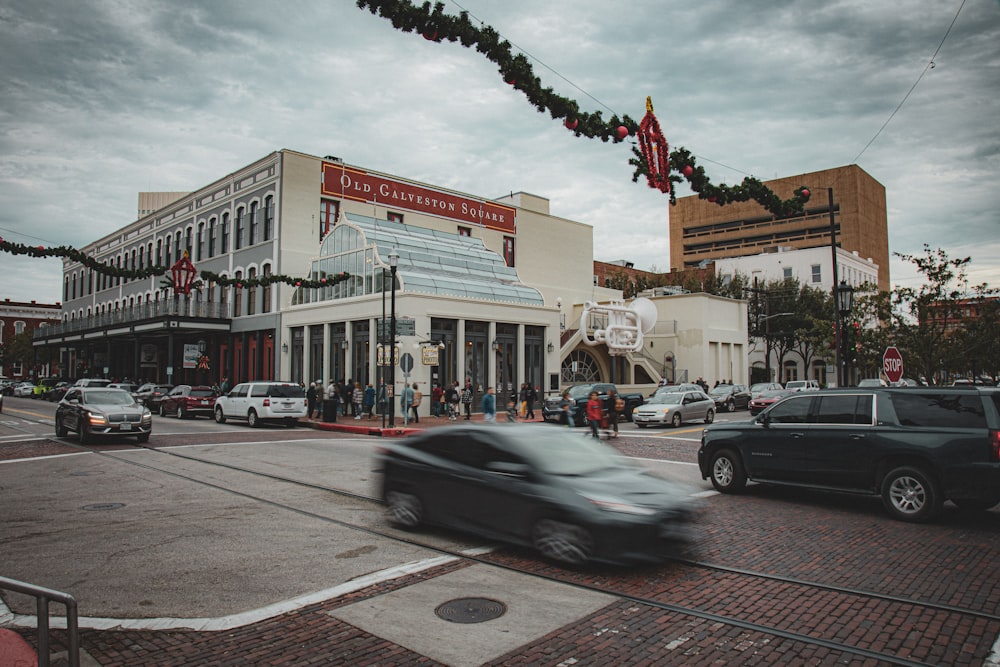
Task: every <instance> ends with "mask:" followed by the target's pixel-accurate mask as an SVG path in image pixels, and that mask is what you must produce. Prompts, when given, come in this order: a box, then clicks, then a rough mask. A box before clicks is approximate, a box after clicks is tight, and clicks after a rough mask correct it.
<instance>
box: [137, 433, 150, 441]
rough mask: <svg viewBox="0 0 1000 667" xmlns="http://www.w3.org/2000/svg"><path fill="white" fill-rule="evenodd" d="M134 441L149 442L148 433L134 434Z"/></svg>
mask: <svg viewBox="0 0 1000 667" xmlns="http://www.w3.org/2000/svg"><path fill="white" fill-rule="evenodd" d="M135 441H136V442H149V434H148V433H143V434H142V435H140V436H136V439H135Z"/></svg>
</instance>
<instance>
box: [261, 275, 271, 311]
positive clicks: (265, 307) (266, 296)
mask: <svg viewBox="0 0 1000 667" xmlns="http://www.w3.org/2000/svg"><path fill="white" fill-rule="evenodd" d="M261 271H262V273H263V275H264V278H268V277H270V275H271V265H270V264H265V265H264V266H263V268H262V269H261ZM261 291H262V292H263V294H262V299H263V300H262V301H261V307H260V312H262V313H270V312H271V283H268V282H265V283H264V289H263V290H261Z"/></svg>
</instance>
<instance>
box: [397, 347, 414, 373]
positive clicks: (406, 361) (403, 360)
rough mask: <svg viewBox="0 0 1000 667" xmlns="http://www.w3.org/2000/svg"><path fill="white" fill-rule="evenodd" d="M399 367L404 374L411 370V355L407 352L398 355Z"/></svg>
mask: <svg viewBox="0 0 1000 667" xmlns="http://www.w3.org/2000/svg"><path fill="white" fill-rule="evenodd" d="M399 367H400V368H402V369H403V372H404V373H409V372H410V371H412V370H413V355H412V354H410V353H409V352H404V353H403V354H401V355H399Z"/></svg>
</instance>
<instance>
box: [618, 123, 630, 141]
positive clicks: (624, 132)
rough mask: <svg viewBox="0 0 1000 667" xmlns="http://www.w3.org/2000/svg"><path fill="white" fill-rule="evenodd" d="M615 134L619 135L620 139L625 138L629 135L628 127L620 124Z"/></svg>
mask: <svg viewBox="0 0 1000 667" xmlns="http://www.w3.org/2000/svg"><path fill="white" fill-rule="evenodd" d="M615 134H616V135H617V136H618V139H619V140H621V139H624V138H625V137H627V136H628V128H627V127H625V126H624V125H619V126H618V129H617V130H615Z"/></svg>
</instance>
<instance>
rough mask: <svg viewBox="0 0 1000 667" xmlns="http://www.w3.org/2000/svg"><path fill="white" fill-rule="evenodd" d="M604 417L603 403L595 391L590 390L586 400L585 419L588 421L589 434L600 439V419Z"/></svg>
mask: <svg viewBox="0 0 1000 667" xmlns="http://www.w3.org/2000/svg"><path fill="white" fill-rule="evenodd" d="M602 419H604V403H601V399H600V398H599V397H598V393H597V392H596V391H592V392H590V399H589V400H588V401H587V421H588V422H590V434H591V435H593V436H594V437H595V438H597V439H600V438H601V433H600V431H598V429H599V428H600V427H601V420H602Z"/></svg>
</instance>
